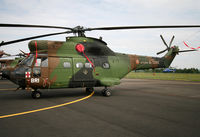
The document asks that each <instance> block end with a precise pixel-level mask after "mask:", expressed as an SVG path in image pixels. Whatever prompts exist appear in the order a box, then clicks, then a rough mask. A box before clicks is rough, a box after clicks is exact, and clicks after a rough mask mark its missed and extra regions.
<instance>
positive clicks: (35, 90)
mask: <svg viewBox="0 0 200 137" xmlns="http://www.w3.org/2000/svg"><path fill="white" fill-rule="evenodd" d="M41 95H42V93H41V92H40V91H38V90H37V89H34V91H32V94H31V96H32V98H34V99H39V98H40V97H41Z"/></svg>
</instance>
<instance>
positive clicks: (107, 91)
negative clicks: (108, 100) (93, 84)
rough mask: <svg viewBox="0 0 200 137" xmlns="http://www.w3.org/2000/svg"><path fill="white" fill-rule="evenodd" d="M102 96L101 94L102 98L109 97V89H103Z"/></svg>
mask: <svg viewBox="0 0 200 137" xmlns="http://www.w3.org/2000/svg"><path fill="white" fill-rule="evenodd" d="M102 94H103V96H106V97H110V96H111V91H110V89H108V88H105V89H103V90H102Z"/></svg>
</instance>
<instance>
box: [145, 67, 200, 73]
mask: <svg viewBox="0 0 200 137" xmlns="http://www.w3.org/2000/svg"><path fill="white" fill-rule="evenodd" d="M169 69H173V70H174V72H164V70H165V69H164V68H162V69H160V68H159V69H150V70H144V72H156V73H200V70H199V69H197V68H184V69H177V68H169Z"/></svg>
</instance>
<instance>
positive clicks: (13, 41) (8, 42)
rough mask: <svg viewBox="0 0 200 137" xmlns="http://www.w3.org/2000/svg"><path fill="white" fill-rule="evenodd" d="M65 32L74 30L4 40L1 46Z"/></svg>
mask: <svg viewBox="0 0 200 137" xmlns="http://www.w3.org/2000/svg"><path fill="white" fill-rule="evenodd" d="M65 33H72V31H64V32H58V33H50V34H44V35H38V36H32V37H28V38H23V39H17V40H12V41H7V42H2V43H0V47H1V46H4V45H8V44H13V43H17V42H22V41H26V40H31V39H36V38H42V37H47V36H53V35H59V34H65Z"/></svg>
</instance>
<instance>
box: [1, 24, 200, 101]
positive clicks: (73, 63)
mask: <svg viewBox="0 0 200 137" xmlns="http://www.w3.org/2000/svg"><path fill="white" fill-rule="evenodd" d="M0 27H27V28H30V27H32V28H56V29H65V30H67V31H64V32H58V33H50V34H44V35H38V36H32V37H27V38H23V39H17V40H13V41H8V42H2V43H1V44H0V46H5V45H8V44H13V43H17V42H22V41H26V40H32V39H36V38H41V37H47V36H53V35H59V34H70V33H74V34H78V36H73V37H66V41H49V40H32V41H30V42H29V44H28V47H29V50H30V53H29V55H28V56H27V57H26V58H25V59H24V60H22V61H21V62H20V63H19V64H18V65H17V66H16V67H15V69H14V70H12V71H10V70H4V71H3V77H6V78H7V79H9V80H11V81H12V82H14V83H15V84H17V85H19V87H21V88H22V89H25V88H26V89H27V88H31V89H32V97H33V98H36V99H38V98H40V97H41V92H40V91H39V90H38V89H55V88H78V87H83V88H86V92H92V91H93V90H94V87H105V88H104V89H103V90H102V94H103V95H104V96H110V95H111V90H110V88H109V87H111V86H114V85H118V84H120V79H122V78H123V77H124V76H126V75H127V74H128V73H129V72H131V71H133V70H141V69H154V68H167V67H169V66H170V64H171V63H172V61H173V59H174V58H175V56H176V55H177V54H178V53H181V52H189V51H195V50H181V51H180V50H179V48H178V46H172V42H173V40H174V36H173V37H172V39H171V41H170V43H169V45H168V44H167V43H166V42H165V40H164V38H163V37H162V35H161V39H162V41H163V42H164V45H165V46H166V49H164V50H163V51H160V52H158V53H157V54H161V53H164V52H165V51H167V53H166V54H165V55H164V56H163V57H150V56H139V55H131V54H124V53H116V52H114V51H112V50H111V49H110V48H109V47H108V46H107V44H106V42H104V41H103V40H102V39H101V38H100V39H97V38H93V37H86V36H85V32H86V31H94V30H122V29H156V28H192V27H200V25H173V26H122V27H98V28H84V27H82V26H77V27H75V28H69V27H62V26H46V25H27V24H0Z"/></svg>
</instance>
